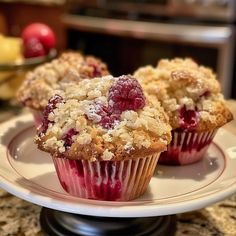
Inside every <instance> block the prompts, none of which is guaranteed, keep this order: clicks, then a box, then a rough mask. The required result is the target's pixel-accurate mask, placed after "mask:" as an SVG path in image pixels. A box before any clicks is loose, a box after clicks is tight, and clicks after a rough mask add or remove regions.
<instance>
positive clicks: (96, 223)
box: [0, 115, 236, 236]
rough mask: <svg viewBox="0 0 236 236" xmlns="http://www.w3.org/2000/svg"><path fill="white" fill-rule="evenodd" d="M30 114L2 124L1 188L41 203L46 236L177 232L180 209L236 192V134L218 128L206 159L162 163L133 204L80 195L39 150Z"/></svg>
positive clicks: (199, 204)
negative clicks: (180, 163)
mask: <svg viewBox="0 0 236 236" xmlns="http://www.w3.org/2000/svg"><path fill="white" fill-rule="evenodd" d="M34 135H35V128H34V126H33V120H32V117H31V115H23V116H19V117H17V118H15V119H12V120H10V121H8V122H5V123H2V124H1V125H0V187H2V188H3V189H5V190H6V191H8V192H10V193H12V194H14V195H16V196H17V197H20V198H22V199H24V200H26V201H30V202H32V203H35V204H38V205H41V206H43V209H42V211H41V218H40V222H41V225H42V228H43V230H44V231H45V232H46V234H47V235H86V236H87V235H89V236H95V235H96V236H99V235H112V236H113V235H114V236H115V235H129V236H132V235H139V236H141V235H153V236H154V235H155V236H156V235H173V234H174V231H175V216H174V214H176V213H182V212H187V211H192V210H196V209H199V208H203V207H206V206H208V205H210V204H213V203H215V202H217V201H220V200H222V199H224V198H226V197H228V196H230V195H231V194H233V193H235V192H236V171H235V166H236V137H235V136H234V135H233V134H231V133H229V132H228V131H226V130H224V129H219V131H218V133H217V135H216V137H215V139H214V142H213V143H212V144H211V146H210V148H209V150H208V153H207V154H206V155H205V157H204V159H203V160H202V161H200V162H198V163H195V164H192V165H187V166H173V167H172V166H161V165H158V166H157V169H156V171H155V174H154V176H153V178H152V179H151V182H150V185H149V188H148V190H147V192H146V193H145V194H144V195H143V196H142V197H140V198H138V199H136V200H133V201H129V202H112V201H111V202H109V201H97V200H88V199H81V198H76V197H73V196H70V195H69V194H67V193H66V192H65V191H64V190H63V189H62V187H61V186H60V184H59V181H58V179H57V176H56V172H55V170H54V166H53V162H52V160H51V158H50V156H49V155H47V154H46V153H44V152H41V151H39V150H37V148H36V145H35V144H34V142H33V136H34Z"/></svg>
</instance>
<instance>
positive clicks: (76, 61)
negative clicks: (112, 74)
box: [17, 52, 109, 127]
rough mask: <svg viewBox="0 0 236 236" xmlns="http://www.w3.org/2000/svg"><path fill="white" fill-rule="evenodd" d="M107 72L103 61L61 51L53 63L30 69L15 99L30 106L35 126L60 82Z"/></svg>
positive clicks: (92, 76) (40, 119)
mask: <svg viewBox="0 0 236 236" xmlns="http://www.w3.org/2000/svg"><path fill="white" fill-rule="evenodd" d="M108 74H109V71H108V70H107V66H106V64H105V63H103V62H102V61H101V60H99V59H97V58H95V57H93V56H83V55H82V54H80V53H77V52H67V53H63V54H62V55H61V56H60V57H59V58H57V59H55V60H53V61H52V62H50V63H45V64H43V65H40V66H38V67H36V68H35V69H34V70H33V71H32V72H29V73H28V74H27V75H26V79H25V81H24V82H23V84H22V85H21V87H20V88H19V90H18V93H17V99H18V101H19V102H20V103H21V104H23V105H24V106H26V107H29V108H31V111H32V113H33V115H34V118H35V123H36V127H37V126H38V125H40V123H41V121H42V118H43V114H42V111H43V109H44V108H45V106H46V105H47V103H48V99H49V98H50V97H51V96H53V95H54V90H55V89H59V88H60V84H61V83H63V82H69V81H80V80H82V79H85V78H94V77H100V76H105V75H108Z"/></svg>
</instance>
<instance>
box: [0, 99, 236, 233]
mask: <svg viewBox="0 0 236 236" xmlns="http://www.w3.org/2000/svg"><path fill="white" fill-rule="evenodd" d="M228 104H229V106H230V108H231V111H232V112H233V114H234V116H235V117H236V101H232V100H231V101H228ZM0 118H1V117H0ZM0 120H1V119H0ZM225 128H226V129H227V130H229V131H230V132H233V133H235V134H236V120H233V121H232V122H231V123H230V124H227V125H226V126H225ZM0 199H1V200H0V236H24V235H26V236H42V235H43V233H42V231H41V228H40V224H39V213H40V210H41V207H40V206H37V205H34V204H32V203H29V202H26V201H24V200H21V199H19V198H17V197H15V196H13V195H11V194H9V193H7V192H5V191H4V190H2V189H0ZM190 235H191V236H193V235H198V236H221V235H222V236H223V235H224V236H235V235H236V194H235V195H233V196H231V197H230V198H227V199H225V200H224V201H221V202H218V203H217V204H214V205H211V206H209V207H206V208H204V209H201V210H197V211H192V212H187V213H182V214H177V231H176V234H175V236H190Z"/></svg>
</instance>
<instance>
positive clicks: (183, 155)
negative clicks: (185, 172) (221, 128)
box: [158, 130, 217, 165]
mask: <svg viewBox="0 0 236 236" xmlns="http://www.w3.org/2000/svg"><path fill="white" fill-rule="evenodd" d="M216 132H217V130H213V131H209V132H200V133H196V132H180V131H172V141H171V143H170V144H169V145H168V146H167V151H165V152H163V153H161V155H160V158H159V162H158V163H159V164H164V165H187V164H191V163H194V162H197V161H200V160H201V159H202V158H203V156H204V154H205V153H206V151H207V149H208V147H209V145H210V144H211V142H212V140H213V138H214V136H215V134H216Z"/></svg>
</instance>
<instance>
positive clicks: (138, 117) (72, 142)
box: [35, 75, 171, 161]
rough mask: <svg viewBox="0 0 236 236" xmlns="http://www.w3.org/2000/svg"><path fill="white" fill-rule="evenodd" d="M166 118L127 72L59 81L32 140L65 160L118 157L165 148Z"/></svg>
mask: <svg viewBox="0 0 236 236" xmlns="http://www.w3.org/2000/svg"><path fill="white" fill-rule="evenodd" d="M170 131H171V127H170V125H169V124H168V118H167V116H166V114H165V112H164V110H163V108H162V107H161V106H160V104H159V103H158V102H155V103H153V102H152V101H148V100H147V99H146V98H145V96H144V94H143V91H142V88H141V86H140V84H139V83H138V81H137V80H136V79H135V78H133V77H131V76H125V75H124V76H120V77H117V78H115V77H112V76H105V77H101V78H95V79H93V80H89V79H85V80H82V81H81V82H79V83H77V84H72V83H71V84H70V83H64V84H63V86H62V87H61V90H58V91H57V93H56V95H54V96H53V97H52V98H51V99H50V100H49V103H48V105H47V106H46V108H45V111H44V121H43V124H42V126H41V127H40V128H39V129H38V135H37V137H36V139H35V142H36V143H37V144H38V146H39V148H40V149H41V150H44V151H46V152H49V153H51V154H52V155H55V156H57V157H61V156H63V157H66V158H69V159H86V160H89V161H95V160H124V159H132V158H138V157H145V156H147V155H152V154H154V153H159V152H161V151H164V150H165V149H166V145H167V144H168V143H169V142H170V139H171V134H170Z"/></svg>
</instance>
